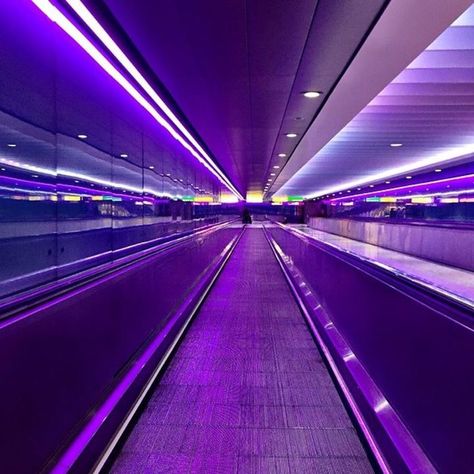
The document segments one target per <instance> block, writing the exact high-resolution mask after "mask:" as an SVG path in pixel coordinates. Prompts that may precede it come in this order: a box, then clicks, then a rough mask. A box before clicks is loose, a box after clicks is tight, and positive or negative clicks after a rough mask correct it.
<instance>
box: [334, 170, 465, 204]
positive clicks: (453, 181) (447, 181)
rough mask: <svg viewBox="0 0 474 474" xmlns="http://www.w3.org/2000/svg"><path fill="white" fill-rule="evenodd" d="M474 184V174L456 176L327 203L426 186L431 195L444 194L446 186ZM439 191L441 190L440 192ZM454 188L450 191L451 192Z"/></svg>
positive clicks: (396, 192) (416, 189)
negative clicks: (438, 189) (437, 191)
mask: <svg viewBox="0 0 474 474" xmlns="http://www.w3.org/2000/svg"><path fill="white" fill-rule="evenodd" d="M473 184H474V174H468V175H465V176H457V177H454V178H444V179H437V180H434V181H425V182H423V183H417V184H412V185H407V186H397V187H394V188H388V189H382V190H379V191H369V192H366V193H360V194H352V195H351V196H344V197H340V198H334V199H328V201H329V202H340V201H347V200H351V201H352V200H353V199H354V198H365V197H370V196H385V195H387V194H393V193H395V194H401V193H406V192H413V191H415V192H416V191H428V190H427V189H426V186H431V187H434V189H429V191H431V193H434V192H435V191H436V189H437V188H441V189H442V190H443V191H445V192H446V186H448V187H451V186H456V187H457V189H462V188H466V187H467V186H469V185H471V186H472V185H473ZM440 191H441V190H440ZM453 191H454V188H453V189H452V190H451V191H450V192H453Z"/></svg>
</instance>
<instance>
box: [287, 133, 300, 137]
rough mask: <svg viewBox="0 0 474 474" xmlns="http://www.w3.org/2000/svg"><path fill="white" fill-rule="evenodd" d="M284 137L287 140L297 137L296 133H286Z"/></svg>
mask: <svg viewBox="0 0 474 474" xmlns="http://www.w3.org/2000/svg"><path fill="white" fill-rule="evenodd" d="M286 136H287V137H288V138H296V137H297V136H298V135H297V134H296V133H287V134H286Z"/></svg>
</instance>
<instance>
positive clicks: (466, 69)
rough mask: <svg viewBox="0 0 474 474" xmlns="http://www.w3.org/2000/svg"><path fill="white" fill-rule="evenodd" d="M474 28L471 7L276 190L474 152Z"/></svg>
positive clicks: (366, 176)
mask: <svg viewBox="0 0 474 474" xmlns="http://www.w3.org/2000/svg"><path fill="white" fill-rule="evenodd" d="M461 24H462V27H460V26H459V25H461ZM473 32H474V6H471V7H470V8H468V9H467V10H466V11H465V13H464V14H462V15H461V16H460V17H459V18H458V20H456V21H455V22H454V23H453V24H452V25H451V26H449V27H448V28H447V29H446V30H445V31H444V32H443V33H441V35H440V36H439V37H438V38H437V39H435V40H434V42H432V44H431V45H428V47H427V48H426V49H425V51H421V53H420V54H419V55H418V57H417V58H416V59H415V60H414V61H413V62H412V63H411V64H410V65H409V66H408V67H406V69H405V70H403V71H401V72H400V74H399V75H398V76H396V77H395V78H394V79H392V82H390V83H389V84H387V85H386V87H385V88H384V89H383V90H382V91H381V92H380V93H379V95H377V96H376V97H375V98H374V99H373V100H372V101H371V102H369V103H368V104H367V105H366V106H365V107H364V108H363V109H362V110H361V111H360V112H359V113H358V114H357V115H356V116H355V117H354V118H353V119H352V120H351V121H350V122H349V123H348V124H347V125H346V126H345V127H344V128H342V129H341V130H340V131H339V132H338V133H337V134H336V135H335V136H334V137H333V138H332V139H331V140H330V141H329V142H328V143H326V145H325V146H324V147H323V148H321V149H320V150H319V151H318V152H317V153H316V154H314V155H313V157H312V158H311V159H310V161H308V162H307V163H306V165H304V166H303V167H301V168H300V169H299V170H298V171H297V172H296V173H295V174H294V175H293V176H292V177H290V178H289V179H288V181H287V182H286V184H284V185H283V186H282V187H281V188H279V189H277V190H276V196H284V195H292V194H303V196H304V197H305V198H306V199H311V198H317V197H321V196H325V195H327V194H332V193H335V192H339V191H344V190H347V189H352V188H356V187H358V186H362V185H364V186H366V185H368V184H370V183H375V182H378V181H385V180H386V179H390V178H394V177H397V176H400V175H406V174H410V173H413V172H414V171H415V170H422V169H423V168H428V167H429V168H431V167H438V166H439V165H440V164H441V163H446V162H452V161H454V160H456V161H457V160H458V159H459V160H460V161H461V160H464V159H468V158H472V155H473V154H474V143H473V134H472V125H471V123H470V121H469V120H466V113H468V112H467V111H468V110H469V111H470V108H469V107H470V105H469V104H468V103H465V101H462V100H460V99H461V98H462V97H468V96H469V95H470V94H471V92H472V91H471V85H472V73H473V70H474V68H473V64H472V61H471V59H470V58H471V57H472V54H473V52H474V44H473V42H472V35H473ZM380 60H381V61H383V53H381V54H380ZM469 113H470V112H469ZM391 144H392V145H397V144H402V146H401V147H400V146H398V147H397V146H390V145H391ZM305 146H306V147H309V143H306V144H305ZM296 151H298V149H297V150H296ZM301 154H303V151H301ZM295 155H296V156H297V155H298V153H296V154H295ZM433 165H435V166H433ZM290 168H291V167H290ZM440 168H441V166H440ZM277 183H278V181H277ZM274 190H275V189H274Z"/></svg>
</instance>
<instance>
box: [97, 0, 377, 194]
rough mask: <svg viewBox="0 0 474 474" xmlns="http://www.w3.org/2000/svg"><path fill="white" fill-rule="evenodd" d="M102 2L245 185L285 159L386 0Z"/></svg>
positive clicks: (253, 186)
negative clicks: (313, 93)
mask: <svg viewBox="0 0 474 474" xmlns="http://www.w3.org/2000/svg"><path fill="white" fill-rule="evenodd" d="M104 2H105V4H106V6H107V7H108V9H109V11H110V14H111V15H113V17H114V18H115V20H116V24H117V25H120V28H117V34H119V33H120V32H119V30H121V33H124V34H125V35H122V37H124V36H126V37H127V38H128V39H129V40H130V41H131V42H132V43H133V46H134V48H135V49H136V51H137V52H139V55H138V56H140V57H141V58H143V60H144V62H145V63H146V65H145V64H143V67H144V68H145V69H148V68H149V69H148V73H149V74H151V75H154V76H155V77H156V78H157V79H158V80H159V82H160V83H162V85H163V86H164V88H165V89H166V90H167V91H168V92H169V94H170V101H171V102H172V103H174V104H175V105H176V108H177V109H178V113H180V112H181V114H183V115H184V116H185V117H186V119H187V121H188V122H189V123H190V124H192V127H193V128H194V130H195V131H196V135H197V136H198V137H199V138H200V139H201V140H202V142H203V143H204V144H205V146H206V147H207V149H208V150H210V152H211V155H212V156H214V157H215V160H216V162H217V163H219V164H220V166H221V167H222V168H223V169H224V171H225V173H226V174H227V175H228V176H229V178H230V179H231V180H232V182H233V183H234V184H235V185H236V186H237V187H238V188H239V190H241V192H243V193H245V192H246V191H261V190H262V189H263V187H264V184H265V183H266V181H267V179H268V178H269V177H270V173H271V172H274V173H278V171H279V169H281V168H282V167H283V166H284V164H285V162H286V160H287V159H288V158H289V156H290V155H291V152H292V151H293V149H294V147H295V146H296V145H297V143H298V141H299V139H300V138H301V136H302V135H304V132H305V130H306V129H307V128H308V126H309V125H310V123H311V122H312V120H313V119H314V117H315V115H316V114H317V112H318V109H319V107H320V106H321V104H322V103H323V102H324V99H325V94H327V93H328V92H329V91H331V89H332V87H333V85H334V84H335V83H336V81H337V80H338V78H339V76H340V74H341V73H342V71H343V70H344V68H345V67H346V65H347V64H348V62H349V61H350V59H351V57H352V55H353V54H354V51H355V50H356V49H357V48H358V46H359V45H360V43H361V41H362V40H363V38H364V37H365V35H366V33H367V31H368V30H369V29H370V27H371V25H372V23H373V21H374V19H375V18H377V15H378V14H379V12H380V11H381V9H382V8H383V6H384V3H385V2H384V1H383V0H352V1H350V2H335V1H334V0H320V1H316V0H293V1H288V0H261V1H258V2H252V1H245V0H226V1H225V2H222V1H221V0H199V1H193V2H190V1H188V0H176V1H154V2H150V1H149V0H104ZM90 3H91V4H92V3H95V2H90ZM145 72H147V71H145ZM305 91H321V92H322V93H323V94H322V95H321V96H320V97H318V98H306V97H304V96H303V94H302V93H303V92H305ZM171 98H172V99H171ZM289 132H295V133H296V134H297V135H298V136H297V137H296V138H293V139H291V138H287V137H286V136H285V134H286V133H289ZM278 154H286V157H278ZM276 166H279V167H280V168H274V167H276Z"/></svg>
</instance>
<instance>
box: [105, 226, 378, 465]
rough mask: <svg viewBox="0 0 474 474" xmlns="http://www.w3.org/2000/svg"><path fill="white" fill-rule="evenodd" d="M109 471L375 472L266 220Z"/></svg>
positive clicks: (220, 283)
mask: <svg viewBox="0 0 474 474" xmlns="http://www.w3.org/2000/svg"><path fill="white" fill-rule="evenodd" d="M112 472H115V473H119V472H120V473H140V472H153V473H157V472H176V473H178V472H179V473H183V472H212V473H216V472H222V473H231V472H242V473H252V472H259V473H271V472H281V473H285V472H297V473H304V472H308V473H309V472H318V473H340V474H342V473H344V474H345V473H349V472H350V473H364V474H365V473H369V472H372V467H371V464H370V463H369V461H368V459H367V455H366V453H365V451H364V448H363V446H362V444H361V442H360V440H359V438H358V435H357V432H356V430H355V428H354V427H353V425H352V423H351V420H350V419H349V416H348V414H347V412H346V410H345V408H344V405H343V403H342V401H341V399H340V397H339V394H338V392H337V390H336V388H335V386H334V385H333V382H332V380H331V377H330V375H329V373H328V372H327V370H326V367H325V365H324V363H323V361H322V359H321V356H320V354H319V351H318V349H317V348H316V346H315V343H314V341H313V339H312V338H311V335H310V333H309V332H308V330H307V327H306V325H305V323H304V320H303V317H302V315H301V313H300V312H299V309H298V307H297V305H296V303H295V302H294V300H293V297H292V295H291V293H290V290H289V288H288V286H287V283H286V281H285V279H284V276H283V274H282V272H281V270H280V268H279V266H278V263H277V261H276V259H275V257H274V255H273V253H272V250H271V248H270V246H269V244H268V242H267V241H266V238H265V235H264V234H263V231H262V229H259V228H255V227H252V228H248V229H247V230H246V231H245V233H244V235H243V237H242V239H241V240H240V242H239V244H238V246H237V248H236V249H235V251H234V253H233V255H232V256H231V258H230V260H229V262H228V263H227V265H226V266H225V268H224V270H223V273H222V274H221V276H220V277H219V279H218V280H217V282H216V284H215V286H214V287H213V289H212V290H211V292H210V294H209V296H208V297H207V299H206V301H205V302H204V304H203V306H202V308H201V310H200V312H199V314H198V315H197V316H196V318H195V320H194V322H193V323H192V325H191V327H190V330H189V331H188V333H187V334H186V335H185V337H184V340H183V342H182V344H181V345H180V347H179V348H178V351H177V353H176V355H175V356H174V358H173V359H172V361H171V363H170V365H169V367H168V369H167V370H166V372H165V374H164V376H163V378H162V380H161V381H160V383H159V385H158V386H157V388H156V389H155V392H154V393H153V394H152V396H151V398H150V400H149V402H148V404H147V407H146V408H145V410H144V412H143V413H142V415H141V417H140V418H139V420H138V421H137V423H136V425H135V426H134V428H133V430H132V431H131V433H130V435H129V437H128V440H127V441H126V442H125V444H124V446H123V448H122V450H121V452H120V454H119V455H118V458H117V459H116V462H115V464H114V466H113V468H112Z"/></svg>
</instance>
